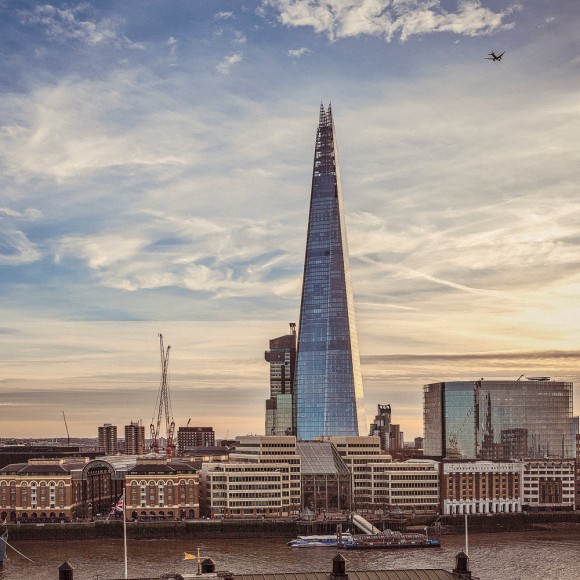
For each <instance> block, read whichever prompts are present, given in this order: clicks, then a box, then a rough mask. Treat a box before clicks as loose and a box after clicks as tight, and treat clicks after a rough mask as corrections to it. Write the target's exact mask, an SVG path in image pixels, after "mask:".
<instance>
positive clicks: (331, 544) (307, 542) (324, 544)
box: [288, 532, 352, 548]
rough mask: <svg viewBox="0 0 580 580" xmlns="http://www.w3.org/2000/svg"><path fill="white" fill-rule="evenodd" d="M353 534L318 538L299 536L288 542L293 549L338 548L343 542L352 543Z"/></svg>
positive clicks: (318, 536)
mask: <svg viewBox="0 0 580 580" xmlns="http://www.w3.org/2000/svg"><path fill="white" fill-rule="evenodd" d="M351 541H352V534H350V533H348V532H347V533H344V534H340V540H339V535H338V534H328V535H324V534H323V535H316V536H298V537H297V538H296V539H295V540H292V541H290V542H288V545H289V546H290V547H292V548H336V547H337V546H338V545H339V544H340V545H342V543H343V542H351Z"/></svg>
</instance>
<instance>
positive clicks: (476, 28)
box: [262, 0, 514, 42]
mask: <svg viewBox="0 0 580 580" xmlns="http://www.w3.org/2000/svg"><path fill="white" fill-rule="evenodd" d="M262 4H263V6H267V7H269V8H271V9H272V10H274V12H275V13H276V14H277V17H278V20H279V21H280V22H281V23H282V24H284V25H285V26H292V27H297V26H308V27H311V28H313V29H314V31H315V32H317V33H325V34H326V35H327V36H328V38H329V39H331V40H336V39H340V38H348V37H354V36H361V35H370V36H380V37H382V38H383V39H385V40H386V41H387V42H389V41H391V40H392V39H393V37H394V36H395V35H397V36H398V37H399V38H400V40H401V41H405V40H407V39H408V38H410V37H411V36H414V35H421V34H430V33H433V32H451V33H453V34H458V35H463V36H481V35H486V34H490V33H491V32H493V31H496V30H499V29H509V28H511V27H512V26H513V23H508V22H505V20H506V16H508V15H510V14H512V13H513V10H514V6H513V5H512V6H510V7H509V8H506V9H505V10H504V11H501V12H494V11H493V10H491V9H489V8H485V7H483V6H482V5H481V2H479V1H478V0H462V1H460V2H458V6H457V10H456V11H455V12H452V11H450V10H448V9H445V8H443V6H442V5H441V2H439V1H438V0H428V1H419V0H401V1H399V2H390V1H388V0H346V1H344V0H327V1H320V0H309V1H307V2H304V1H302V0H263V2H262Z"/></svg>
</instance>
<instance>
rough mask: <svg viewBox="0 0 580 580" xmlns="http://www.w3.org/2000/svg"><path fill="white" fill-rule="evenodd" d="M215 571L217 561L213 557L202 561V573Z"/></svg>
mask: <svg viewBox="0 0 580 580" xmlns="http://www.w3.org/2000/svg"><path fill="white" fill-rule="evenodd" d="M214 572H215V562H214V561H213V560H212V559H211V558H206V559H205V560H204V561H203V562H202V563H201V573H202V574H213V573H214Z"/></svg>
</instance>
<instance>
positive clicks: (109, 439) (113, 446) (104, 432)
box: [99, 423, 119, 455]
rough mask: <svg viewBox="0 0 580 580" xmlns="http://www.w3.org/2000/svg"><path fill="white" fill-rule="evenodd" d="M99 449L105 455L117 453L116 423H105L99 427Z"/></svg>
mask: <svg viewBox="0 0 580 580" xmlns="http://www.w3.org/2000/svg"><path fill="white" fill-rule="evenodd" d="M99 451H100V452H101V453H104V454H105V455H117V453H119V445H118V442H117V426H116V425H111V424H110V423H105V424H104V425H103V426H102V427H99Z"/></svg>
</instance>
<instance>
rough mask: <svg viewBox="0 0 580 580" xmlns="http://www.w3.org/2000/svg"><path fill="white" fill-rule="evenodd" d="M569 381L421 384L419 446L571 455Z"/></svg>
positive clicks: (432, 450) (484, 455)
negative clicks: (421, 433) (421, 418)
mask: <svg viewBox="0 0 580 580" xmlns="http://www.w3.org/2000/svg"><path fill="white" fill-rule="evenodd" d="M572 392H573V384H572V383H567V382H560V381H552V380H549V379H548V378H547V377H539V378H536V379H534V378H530V379H528V380H518V381H493V380H490V381H485V380H481V381H463V382H445V383H433V384H430V385H426V386H425V387H423V422H424V436H425V438H424V441H423V450H424V453H425V455H426V456H430V457H444V458H447V459H482V460H510V459H534V458H541V459H543V458H547V457H553V458H560V459H573V458H574V457H575V449H574V445H573V427H572Z"/></svg>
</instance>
